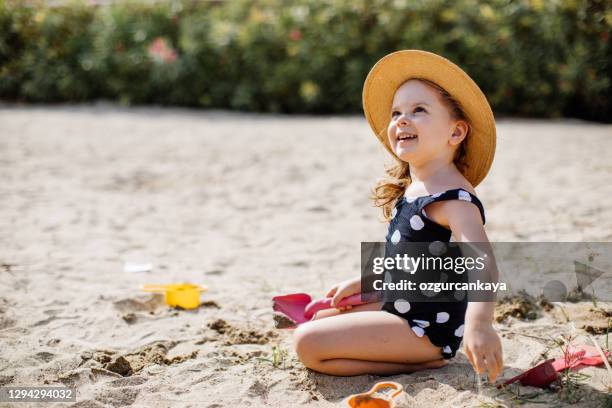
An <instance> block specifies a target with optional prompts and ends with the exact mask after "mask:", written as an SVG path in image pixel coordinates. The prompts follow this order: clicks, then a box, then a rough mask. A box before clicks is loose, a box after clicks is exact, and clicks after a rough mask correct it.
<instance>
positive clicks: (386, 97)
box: [363, 50, 495, 187]
mask: <svg viewBox="0 0 612 408" xmlns="http://www.w3.org/2000/svg"><path fill="white" fill-rule="evenodd" d="M411 78H423V79H427V80H429V81H431V82H434V83H435V84H437V85H439V86H440V87H442V88H444V89H445V90H446V92H448V93H449V94H450V95H451V96H452V97H453V98H455V100H457V101H458V102H459V104H460V105H461V108H462V109H463V112H464V113H465V114H466V116H467V118H468V119H469V121H470V124H471V129H470V133H469V136H468V138H467V140H466V142H467V144H466V146H465V147H466V149H465V150H466V163H467V169H465V171H464V172H463V175H464V176H465V178H467V179H468V181H469V182H470V183H471V184H472V185H473V186H474V187H475V186H476V185H478V184H479V183H480V182H481V181H482V180H483V179H484V178H485V176H486V175H487V172H488V171H489V169H490V168H491V163H493V155H494V154H495V119H494V118H493V112H492V111H491V107H490V106H489V103H488V102H487V98H486V97H485V96H484V94H483V93H482V91H481V90H480V88H479V87H478V85H476V83H475V82H474V81H473V80H472V79H471V78H470V77H469V76H468V75H467V74H466V73H465V72H464V71H463V70H462V69H461V68H459V67H458V66H457V65H455V64H453V63H452V62H450V61H449V60H447V59H446V58H443V57H440V56H439V55H436V54H432V53H430V52H426V51H420V50H404V51H397V52H394V53H391V54H388V55H386V56H385V57H383V58H381V59H380V60H379V61H378V62H377V63H376V65H374V67H372V69H371V70H370V73H369V74H368V77H367V78H366V80H365V83H364V84H363V110H364V113H365V116H366V118H367V120H368V122H369V123H370V127H371V128H372V130H373V131H374V134H376V136H377V137H378V139H379V140H380V141H381V142H382V144H383V145H384V146H385V147H386V148H387V150H388V151H389V152H390V153H391V154H392V155H393V156H394V157H395V158H398V157H397V156H396V155H395V153H394V152H393V149H392V148H391V146H389V141H388V138H387V127H388V125H389V120H390V118H391V105H392V103H393V96H394V95H395V91H396V90H397V88H399V86H400V85H402V84H403V83H404V82H406V81H407V80H409V79H411ZM398 160H399V158H398Z"/></svg>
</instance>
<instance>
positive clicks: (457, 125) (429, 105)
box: [387, 80, 467, 165]
mask: <svg viewBox="0 0 612 408" xmlns="http://www.w3.org/2000/svg"><path fill="white" fill-rule="evenodd" d="M390 119H391V121H390V122H389V127H388V128H387V136H388V138H389V145H390V146H391V148H392V149H393V151H394V152H395V154H396V155H397V157H399V158H400V159H401V160H402V161H406V162H410V163H411V164H415V165H420V164H423V163H426V162H428V161H430V160H434V159H445V160H446V159H448V160H449V161H452V160H453V157H454V152H455V149H456V147H457V146H458V145H459V144H460V143H461V141H462V140H463V139H464V138H465V135H466V134H467V124H465V122H464V121H457V120H454V119H453V118H452V117H451V115H450V112H449V110H448V108H447V107H446V105H444V104H443V103H442V101H441V96H440V95H439V93H438V91H437V90H436V89H433V88H431V87H430V86H429V85H426V84H425V83H423V82H421V81H419V80H409V81H407V82H405V83H404V84H403V85H402V86H400V87H399V88H398V89H397V91H396V92H395V96H394V97H393V105H392V108H391V118H390Z"/></svg>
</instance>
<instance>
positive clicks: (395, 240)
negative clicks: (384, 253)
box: [391, 230, 402, 244]
mask: <svg viewBox="0 0 612 408" xmlns="http://www.w3.org/2000/svg"><path fill="white" fill-rule="evenodd" d="M401 238H402V234H401V233H400V232H399V230H395V232H394V233H393V235H391V242H392V243H394V244H397V243H398V242H400V239H401Z"/></svg>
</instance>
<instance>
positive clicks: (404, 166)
mask: <svg viewBox="0 0 612 408" xmlns="http://www.w3.org/2000/svg"><path fill="white" fill-rule="evenodd" d="M410 80H416V81H420V82H422V83H424V84H425V85H427V86H429V87H430V88H433V89H434V90H435V91H436V92H438V95H439V96H440V99H441V101H442V103H443V104H444V105H445V106H446V107H447V109H448V111H449V113H450V115H451V117H452V118H453V119H454V120H463V121H465V122H466V123H467V124H468V133H467V135H466V137H465V139H463V141H462V142H461V144H460V145H459V147H458V148H457V150H456V151H455V158H454V159H453V162H454V163H455V166H457V169H459V171H461V172H463V171H464V170H465V169H467V167H468V166H467V162H466V160H465V156H466V152H465V144H466V140H467V138H468V137H469V135H470V129H471V123H470V121H469V119H468V117H467V115H466V114H465V112H464V111H463V109H462V108H461V105H460V104H459V101H457V100H456V99H455V98H453V97H452V96H451V95H450V94H449V93H448V92H446V90H445V89H444V88H442V87H441V86H439V85H438V84H436V83H434V82H431V81H429V80H427V79H423V78H411V79H409V80H407V81H406V82H408V81H410ZM398 88H399V87H398ZM384 132H385V137H386V132H387V130H386V129H385V130H384ZM396 160H397V163H396V164H395V165H394V166H391V167H389V168H386V169H385V172H386V173H387V176H388V177H386V178H385V179H382V180H381V181H379V182H378V183H377V184H376V186H375V187H374V189H373V190H372V195H371V196H370V198H371V199H372V200H373V201H374V205H375V206H376V207H382V212H383V218H384V220H385V221H389V220H390V219H391V212H392V211H393V207H394V206H395V203H396V202H397V200H398V199H399V198H400V197H401V196H403V195H404V193H405V191H406V188H408V186H409V185H410V183H411V182H412V180H411V179H410V166H409V165H408V163H407V162H404V161H401V160H399V159H396Z"/></svg>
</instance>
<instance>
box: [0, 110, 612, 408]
mask: <svg viewBox="0 0 612 408" xmlns="http://www.w3.org/2000/svg"><path fill="white" fill-rule="evenodd" d="M369 132H370V131H369V128H368V127H367V124H366V122H365V120H364V119H363V118H361V117H331V118H311V117H282V116H269V115H253V114H240V113H225V112H201V111H190V110H174V109H155V108H151V109H136V108H134V109H123V108H116V107H112V106H104V105H99V106H93V107H25V108H24V107H13V106H8V107H7V106H4V107H3V108H1V109H0V174H2V183H1V184H0V194H1V197H2V198H1V199H0V214H1V216H0V230H1V231H2V234H1V235H0V239H1V241H0V248H2V250H1V252H0V264H1V267H0V385H10V386H17V385H43V384H50V385H62V384H65V385H72V386H75V387H77V388H78V401H79V402H78V403H77V404H75V405H73V406H78V407H107V406H133V407H169V406H173V407H174V406H176V407H209V408H213V407H238V406H240V407H249V406H250V407H258V406H273V407H290V406H305V407H332V406H340V401H341V400H342V399H343V398H344V397H346V396H347V395H349V394H351V393H355V392H362V391H365V390H367V389H369V387H370V386H371V385H373V384H374V383H375V382H377V381H380V380H381V377H376V376H367V375H364V376H358V377H352V378H339V377H330V376H326V375H320V374H316V373H313V372H311V371H309V370H306V369H305V368H304V367H303V366H302V365H301V363H300V362H299V361H298V360H297V358H296V356H295V353H294V352H293V351H292V350H291V341H290V340H291V337H290V332H288V331H280V330H275V329H274V325H273V319H272V310H271V302H270V299H271V297H272V296H273V295H275V294H281V293H289V292H296V291H304V292H308V293H311V294H313V295H321V294H323V292H324V291H325V290H326V289H327V288H328V287H329V286H330V285H331V284H332V283H334V282H336V281H339V280H341V279H345V278H348V277H352V276H355V275H356V274H357V273H358V272H359V259H360V256H359V251H360V242H361V241H379V240H381V239H382V237H383V236H384V231H385V225H384V224H383V223H381V222H379V216H380V214H379V210H378V209H375V208H373V207H372V206H371V203H370V201H369V200H368V193H369V188H370V187H371V186H372V184H373V182H374V180H375V179H376V178H377V177H380V176H381V175H382V165H383V163H384V162H385V161H386V160H387V156H386V153H385V152H384V150H383V149H382V148H381V147H380V146H378V144H377V141H376V140H375V138H374V137H373V136H371V135H370V133H369ZM498 134H499V139H498V150H497V156H496V160H495V163H494V166H493V169H492V171H491V173H490V175H489V176H488V178H487V179H486V180H485V182H484V183H483V184H482V185H481V186H479V188H478V194H479V197H480V198H481V200H482V201H483V203H484V205H485V207H486V209H487V213H488V223H487V232H488V234H489V238H490V239H491V240H492V241H522V240H525V241H612V206H611V205H610V197H612V183H611V182H610V179H611V175H612V162H611V159H612V127H611V126H605V125H597V124H589V123H583V122H574V121H523V120H500V121H499V124H498ZM128 262H135V263H151V264H152V265H153V270H152V271H151V272H144V273H129V272H124V270H123V268H124V265H125V263H128ZM171 281H190V282H194V283H203V284H206V285H208V287H209V292H208V293H207V294H205V295H204V297H203V298H204V299H205V300H208V301H209V302H208V303H207V304H205V305H203V306H202V307H200V308H198V309H196V310H193V311H177V310H172V309H168V308H167V307H166V306H165V305H164V303H163V300H162V299H160V298H159V297H158V296H157V295H150V294H146V293H143V292H140V291H139V287H140V285H142V284H143V283H165V282H171ZM518 306H520V305H518ZM518 306H517V307H516V308H515V309H520V307H518ZM599 306H600V307H601V308H604V309H606V310H608V311H609V310H610V304H605V303H600V304H599ZM589 307H592V304H591V303H590V302H582V303H577V304H569V303H568V304H566V309H567V311H566V314H569V315H570V316H571V318H572V319H576V322H577V323H579V321H580V322H584V321H585V320H589V319H591V318H593V313H595V312H589V310H588V309H589ZM513 308H514V307H510V308H509V309H510V314H511V313H513V312H516V311H513V310H512V309H513ZM500 310H501V309H500ZM504 310H506V311H508V307H506V309H504ZM519 312H520V310H519ZM538 313H539V314H538V316H539V317H538V319H537V320H535V321H522V320H521V319H518V318H514V317H508V318H507V319H505V320H504V321H502V322H501V323H496V327H497V328H498V329H499V332H500V333H501V335H502V341H503V347H504V352H505V371H504V375H503V376H504V378H509V377H511V376H512V375H515V374H517V373H518V372H520V370H522V369H525V368H528V367H530V366H532V365H533V364H535V363H536V362H539V361H541V360H542V358H543V355H542V353H545V354H546V352H547V350H548V352H547V354H546V355H548V356H553V357H555V356H559V355H560V351H559V349H558V348H554V347H552V346H551V347H548V346H550V344H547V338H548V336H552V337H557V336H560V335H562V334H569V333H571V330H572V329H571V327H570V326H569V325H568V324H566V323H563V322H564V320H565V318H564V316H563V315H562V313H559V310H558V307H556V308H554V309H553V310H552V311H549V312H545V311H543V310H539V311H538ZM604 324H605V322H604ZM578 332H579V333H583V334H584V331H582V330H580V329H578ZM583 334H582V335H581V337H579V338H578V340H577V341H578V342H579V343H585V342H586V341H587V340H586V338H585V337H584V335H583ZM595 338H596V339H597V341H598V342H599V344H600V345H602V346H603V345H605V334H598V335H596V336H595ZM274 363H276V366H275V364H274ZM581 373H584V374H587V375H589V376H590V377H589V378H586V379H584V380H583V381H582V385H580V387H579V392H581V393H583V394H584V395H583V397H582V399H581V400H580V402H578V403H577V404H572V403H570V402H563V401H561V399H560V393H558V392H552V391H543V390H538V389H534V388H529V387H520V388H513V389H512V390H511V391H507V392H504V393H501V394H500V393H499V391H496V390H495V389H494V388H492V387H491V386H487V387H485V389H484V391H483V395H482V396H479V395H478V391H477V388H476V382H475V377H474V376H473V374H472V370H471V368H470V366H469V364H468V362H467V360H466V358H465V356H464V355H463V354H462V353H459V354H458V356H457V358H455V359H454V360H452V362H451V364H449V365H448V366H446V367H444V368H442V369H438V370H428V371H423V372H419V373H414V374H405V375H397V376H392V377H391V378H390V379H392V380H394V381H398V382H400V383H402V384H403V385H404V386H405V388H406V391H407V393H406V394H403V395H402V396H401V397H400V399H399V402H400V403H399V406H400V407H409V406H410V407H412V406H418V407H471V406H494V405H484V404H485V403H493V402H494V400H493V399H492V397H494V396H497V403H498V404H504V405H506V406H513V405H515V404H518V403H519V402H520V401H521V399H517V397H516V396H515V394H517V393H519V392H520V393H521V394H522V395H525V394H527V395H531V397H533V399H534V400H537V401H546V404H544V406H546V405H548V406H555V407H556V406H578V407H587V406H588V407H591V406H593V407H595V406H600V405H601V404H602V401H603V398H604V396H605V390H606V386H607V381H608V377H607V372H606V370H605V369H603V368H586V369H584V370H582V371H581ZM524 399H525V397H523V402H525V401H524ZM0 406H3V405H2V404H1V403H0ZM16 406H20V407H21V406H27V404H19V405H16ZM40 406H53V404H51V405H49V404H44V405H40ZM55 406H65V404H56V405H55ZM524 406H537V407H540V406H543V404H538V403H529V402H525V405H524Z"/></svg>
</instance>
